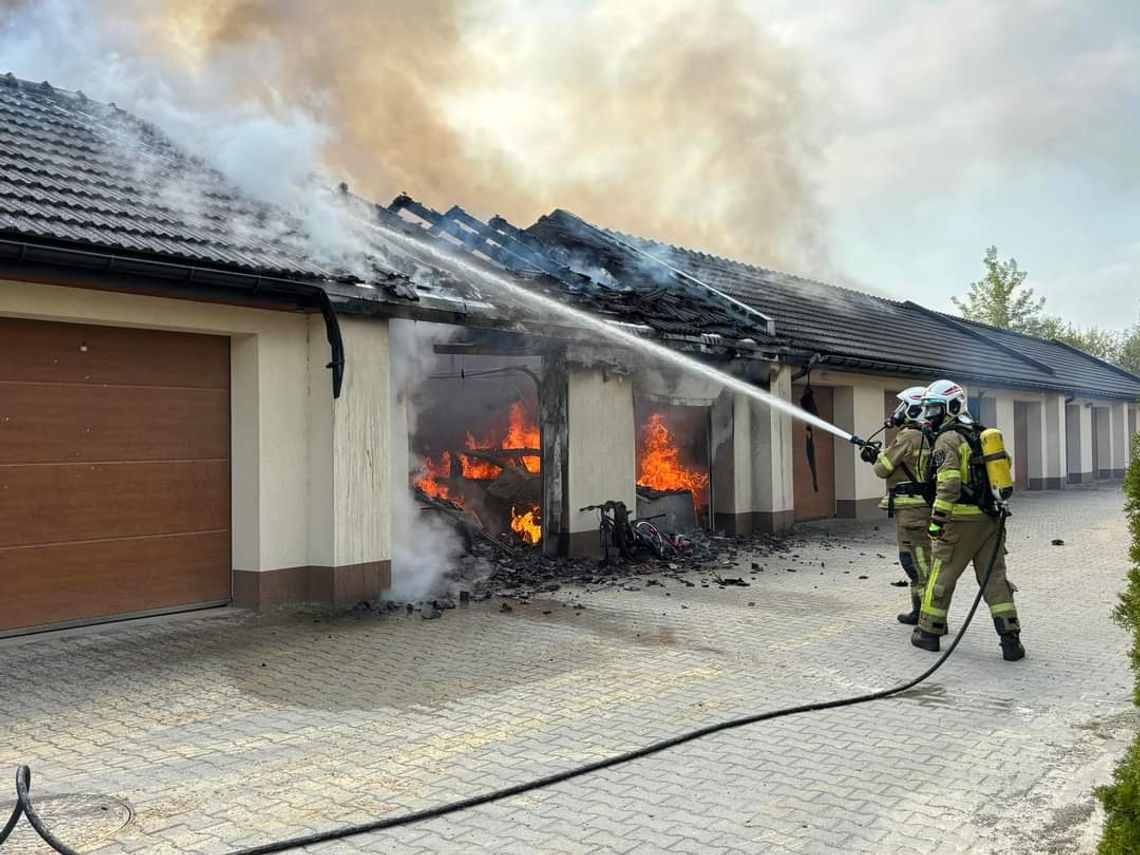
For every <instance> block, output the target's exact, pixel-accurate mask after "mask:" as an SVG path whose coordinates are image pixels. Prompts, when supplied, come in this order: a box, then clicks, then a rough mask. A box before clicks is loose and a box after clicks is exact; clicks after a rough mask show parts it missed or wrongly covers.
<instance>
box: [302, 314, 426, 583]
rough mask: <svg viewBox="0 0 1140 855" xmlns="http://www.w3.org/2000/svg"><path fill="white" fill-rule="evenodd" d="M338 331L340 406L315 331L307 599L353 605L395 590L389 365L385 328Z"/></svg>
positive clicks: (318, 324)
mask: <svg viewBox="0 0 1140 855" xmlns="http://www.w3.org/2000/svg"><path fill="white" fill-rule="evenodd" d="M340 326H341V335H342V336H343V338H344V347H345V354H346V360H347V367H346V369H345V375H344V387H343V389H342V391H341V396H340V398H338V399H336V400H335V401H334V400H333V397H332V381H331V374H330V372H329V371H328V370H327V369H325V367H324V366H325V364H326V363H327V362H328V353H327V343H326V342H325V341H324V326H323V322H322V321H321V319H320V318H319V317H318V318H315V319H314V320H313V322H312V323H311V324H310V330H309V342H310V358H309V405H310V419H309V488H310V489H309V502H310V515H309V519H310V523H309V566H308V567H307V568H306V570H307V576H308V579H307V586H308V599H311V600H314V601H316V602H324V603H332V604H334V605H350V604H352V603H356V602H359V601H361V600H367V599H374V598H375V597H377V596H379V595H380V592H381V591H383V590H384V589H385V588H386V587H388V585H389V584H390V582H391V570H392V561H391V559H392V523H391V489H392V483H391V468H392V451H391V447H390V436H391V432H392V415H391V412H390V407H391V391H390V370H391V364H390V359H389V355H390V354H389V339H388V324H387V322H385V321H380V320H376V319H365V318H342V319H341V321H340ZM402 439H403V440H404V441H405V443H406V437H402Z"/></svg>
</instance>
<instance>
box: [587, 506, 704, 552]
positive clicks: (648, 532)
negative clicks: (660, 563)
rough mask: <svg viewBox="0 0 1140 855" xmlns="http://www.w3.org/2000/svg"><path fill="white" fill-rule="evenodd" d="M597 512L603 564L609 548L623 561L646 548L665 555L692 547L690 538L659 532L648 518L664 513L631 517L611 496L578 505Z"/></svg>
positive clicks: (658, 517) (654, 517)
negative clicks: (637, 517)
mask: <svg viewBox="0 0 1140 855" xmlns="http://www.w3.org/2000/svg"><path fill="white" fill-rule="evenodd" d="M579 511H580V512H581V513H585V512H586V511H597V512H598V537H599V539H600V541H601V547H602V562H601V563H602V564H609V563H610V552H611V549H613V550H616V551H617V553H618V555H620V556H621V557H622V558H624V559H625V560H626V561H630V562H636V561H637V560H638V559H639V555H638V553H639V552H641V551H645V552H648V553H649V554H650V555H651V556H653V557H654V558H658V559H665V558H668V557H669V556H670V555H674V554H677V553H680V552H687V551H689V550H691V549H692V548H693V547H694V546H695V544H694V543H693V541H691V540H689V539H688V538H686V537H682V536H680V535H671V534H667V533H665V532H662V531H661V530H660V529H658V528H657V526H655V525H653V523H652V522H650V520H655V519H661V518H662V517H664V516H665V514H656V515H655V516H652V517H647V518H645V519H642V520H631V519H630V516H629V509H628V508H627V507H626V505H625V503H624V502H619V501H615V500H613V499H610V500H608V501H606V502H603V503H602V504H600V505H587V506H586V507H584V508H580V509H579Z"/></svg>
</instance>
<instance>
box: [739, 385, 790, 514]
mask: <svg viewBox="0 0 1140 855" xmlns="http://www.w3.org/2000/svg"><path fill="white" fill-rule="evenodd" d="M768 391H769V392H770V393H771V394H773V395H776V396H777V397H779V398H780V399H782V400H784V401H791V400H792V369H791V367H790V366H787V365H780V366H775V367H773V369H772V371H771V373H770V375H769V388H768ZM747 406H748V409H749V416H748V418H749V423H750V425H751V454H750V460H751V464H752V473H751V482H752V526H753V529H754V530H756V531H779V530H781V529H784V528H787V527H788V526H790V525H791V524H792V522H793V520H794V516H795V494H794V491H793V480H794V479H793V474H792V473H793V460H794V458H793V456H792V455H793V454H794V453H795V452H794V448H793V442H792V418H791V416H788V415H786V414H784V413H782V412H780V411H779V410H775V409H773V408H772V407H769V406H766V405H764V404H762V403H760V402H758V401H750V402H748V404H747Z"/></svg>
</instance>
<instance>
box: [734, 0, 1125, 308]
mask: <svg viewBox="0 0 1140 855" xmlns="http://www.w3.org/2000/svg"><path fill="white" fill-rule="evenodd" d="M750 10H751V11H752V12H753V14H755V15H756V16H757V17H758V18H759V19H761V20H764V21H766V22H767V26H769V27H770V28H771V30H772V32H774V33H775V34H776V35H777V38H778V39H779V40H780V41H782V42H785V43H787V44H790V45H794V46H795V47H796V48H797V49H798V51H799V55H800V59H801V62H802V63H804V65H803V67H804V68H805V69H807V74H808V75H809V80H810V86H809V92H810V96H811V98H812V101H813V105H812V107H811V113H812V120H813V121H814V122H815V123H816V126H815V129H814V130H815V132H816V134H817V136H815V139H816V140H818V143H819V145H820V162H819V165H818V166H819V169H818V172H817V173H815V174H816V177H817V191H818V193H819V196H820V200H821V202H822V205H823V208H824V210H825V212H826V214H827V216H828V232H827V233H828V245H829V247H830V249H831V251H832V253H833V255H834V262H835V264H836V266H837V267H839V268H840V269H842V270H844V271H846V272H847V273H849V274H850V275H852V276H853V277H855V278H857V279H859V280H861V281H864V282H866V283H873V284H875V285H877V286H878V287H879V288H881V289H882V290H884V291H887V292H889V293H892V294H898V295H905V296H911V297H916V298H919V299H923V301H924V302H930V303H933V304H937V305H948V304H949V298H950V297H951V295H954V294H956V293H961V292H962V291H963V290H965V288H964V286H965V283H968V282H969V281H971V280H972V279H974V278H977V274H978V273H979V271H980V268H981V264H980V258H981V255H982V252H983V250H984V248H985V247H986V246H987V245H988V244H991V243H993V244H996V245H997V246H998V248H999V250H1000V252H1001V253H1002V255H1003V256H1008V255H1012V256H1014V257H1015V258H1017V260H1018V262H1019V263H1020V264H1021V266H1022V267H1023V268H1024V269H1027V270H1028V271H1029V272H1030V283H1031V284H1032V285H1033V286H1034V287H1035V288H1036V290H1037V291H1038V292H1039V293H1040V294H1043V295H1045V296H1046V297H1047V298H1048V303H1047V306H1046V308H1047V309H1048V310H1051V311H1053V312H1056V313H1058V314H1060V315H1062V316H1064V317H1066V318H1068V319H1070V320H1072V321H1074V322H1077V323H1079V324H1099V325H1103V326H1109V327H1121V326H1124V325H1126V324H1130V323H1134V322H1136V321H1137V320H1138V319H1140V3H1136V2H1134V0H1092V2H1084V1H1083V0H1001V2H992V0H920V2H903V0H861V2H858V3H849V2H834V0H755V2H753V3H751V4H750Z"/></svg>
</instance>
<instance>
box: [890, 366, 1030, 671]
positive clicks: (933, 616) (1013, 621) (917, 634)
mask: <svg viewBox="0 0 1140 855" xmlns="http://www.w3.org/2000/svg"><path fill="white" fill-rule="evenodd" d="M922 401H923V419H924V421H925V423H926V426H927V429H928V430H929V431H930V432H931V434H932V435H933V437H934V448H933V451H932V453H931V459H930V467H929V470H928V471H929V477H930V478H931V479H932V481H933V486H934V506H933V509H932V511H931V515H930V537H931V540H932V547H931V562H930V577H929V578H928V579H927V583H926V591H925V593H924V594H923V599H922V607H921V609H920V613H919V620H918V626H917V627H916V628H915V630H914V634H913V635H912V636H911V643H912V644H914V646H915V647H921V648H923V649H924V650H931V651H937V650H938V647H939V642H938V639H939V637H940V636H942V635H945V634H946V615H947V613H948V611H949V609H950V601H951V598H952V597H953V596H954V586H955V585H956V584H957V582H958V578H959V577H960V576H961V575H962V573H963V572H964V571H965V569H966V567H967V566H968V565H969V564H970V563H971V562H973V564H974V574H975V575H976V576H977V579H978V583H979V584H981V582H982V580H983V579H984V578H985V574H986V569H987V568H988V566H989V563H990V560H991V557H993V555H994V550H995V548H996V547H997V544H998V539H999V538H1000V537H1001V526H1002V522H1001V515H1002V514H1003V513H1004V509H1003V508H995V507H993V505H992V502H989V501H988V498H989V494H990V490H989V483H988V476H987V475H986V474H985V468H984V466H983V465H982V460H983V458H985V459H986V460H988V459H989V458H988V457H985V456H984V455H983V454H982V452H981V445H980V442H979V439H978V437H979V433H980V431H981V428H980V426H979V425H978V424H977V423H976V422H975V421H974V420H973V418H972V417H971V416H970V414H969V413H968V412H967V410H966V393H965V391H964V390H963V389H962V387H961V386H959V385H958V384H957V383H954V382H952V381H950V380H938V381H936V382H934V383H932V384H931V385H930V386H928V387H927V388H926V392H925V393H924V395H923V399H922ZM1001 456H1002V457H1003V458H1004V459H1005V462H1006V463H1007V464H1008V457H1007V456H1005V454H1004V451H1003V452H1002V454H1001ZM1005 552H1006V550H1005V546H1004V544H1003V545H1002V548H1001V549H1000V551H999V554H998V555H997V556H996V558H994V565H993V572H992V573H991V575H990V579H989V583H988V584H987V585H986V588H985V591H984V592H983V597H984V598H985V601H986V604H987V605H988V606H989V608H990V614H991V615H992V616H993V621H994V628H995V629H996V630H997V633H998V637H999V639H1000V642H1001V652H1002V657H1003V658H1004V659H1006V660H1008V661H1011V662H1013V661H1016V660H1018V659H1021V658H1022V657H1024V656H1025V648H1024V647H1022V646H1021V640H1020V631H1021V625H1020V624H1019V623H1018V619H1017V609H1016V607H1015V606H1014V603H1013V592H1014V590H1015V588H1014V587H1013V585H1012V584H1010V582H1009V580H1008V579H1007V578H1006V568H1005Z"/></svg>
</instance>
